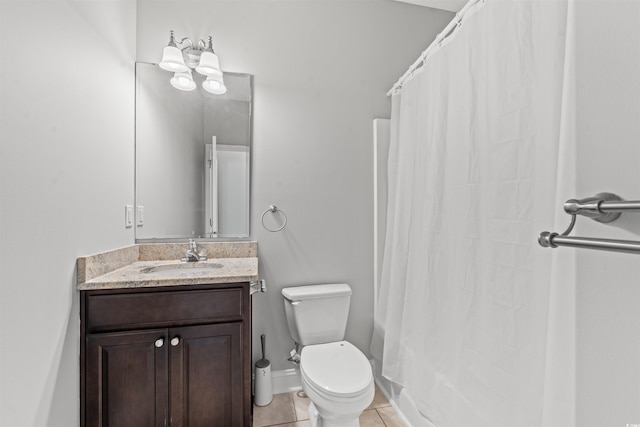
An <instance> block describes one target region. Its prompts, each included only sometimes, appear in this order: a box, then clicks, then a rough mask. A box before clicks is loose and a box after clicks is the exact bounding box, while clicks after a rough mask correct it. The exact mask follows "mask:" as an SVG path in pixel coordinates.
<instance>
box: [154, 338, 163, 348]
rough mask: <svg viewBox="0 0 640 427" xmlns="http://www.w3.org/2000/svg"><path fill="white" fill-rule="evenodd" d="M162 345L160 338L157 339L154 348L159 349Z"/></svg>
mask: <svg viewBox="0 0 640 427" xmlns="http://www.w3.org/2000/svg"><path fill="white" fill-rule="evenodd" d="M163 345H164V339H162V338H158V339H157V340H156V347H158V348H160V347H162V346H163Z"/></svg>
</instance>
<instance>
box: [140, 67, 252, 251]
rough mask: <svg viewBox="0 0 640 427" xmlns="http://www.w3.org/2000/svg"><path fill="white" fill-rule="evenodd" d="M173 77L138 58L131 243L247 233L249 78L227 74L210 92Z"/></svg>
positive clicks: (198, 79)
mask: <svg viewBox="0 0 640 427" xmlns="http://www.w3.org/2000/svg"><path fill="white" fill-rule="evenodd" d="M171 77H172V74H171V73H169V72H167V71H164V70H162V69H160V67H158V66H157V65H156V64H150V63H141V62H138V63H136V164H135V173H136V176H135V200H136V208H135V216H136V221H135V224H134V227H135V229H136V233H135V234H136V241H137V242H145V241H170V240H172V239H180V240H184V239H185V238H201V239H234V238H248V237H249V207H250V198H249V195H250V187H249V185H250V169H251V167H250V166H251V124H252V120H251V108H252V107H251V100H252V95H253V78H252V76H251V75H249V74H238V73H226V72H225V73H224V84H225V85H226V86H227V92H226V93H225V94H223V95H213V94H210V93H208V92H206V91H205V90H204V89H202V81H203V80H204V77H203V76H200V75H198V73H195V72H194V73H193V78H194V80H195V81H196V84H197V88H196V89H195V90H193V91H190V92H184V91H180V90H178V89H175V88H174V87H173V86H171V84H170V83H169V80H170V78H171Z"/></svg>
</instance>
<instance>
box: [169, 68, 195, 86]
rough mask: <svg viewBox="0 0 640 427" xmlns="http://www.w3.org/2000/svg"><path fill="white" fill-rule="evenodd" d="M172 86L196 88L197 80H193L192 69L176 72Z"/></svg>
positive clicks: (172, 79)
mask: <svg viewBox="0 0 640 427" xmlns="http://www.w3.org/2000/svg"><path fill="white" fill-rule="evenodd" d="M171 86H173V87H175V88H176V89H179V90H184V91H190V90H194V89H195V88H196V82H194V81H193V77H192V76H191V70H189V69H187V71H183V72H179V73H175V74H174V75H173V77H172V78H171Z"/></svg>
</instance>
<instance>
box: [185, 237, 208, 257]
mask: <svg viewBox="0 0 640 427" xmlns="http://www.w3.org/2000/svg"><path fill="white" fill-rule="evenodd" d="M206 260H207V257H206V256H205V255H203V254H202V253H200V252H198V247H197V245H196V241H195V240H193V239H189V249H187V256H186V257H184V258H181V259H180V261H182V262H198V261H206Z"/></svg>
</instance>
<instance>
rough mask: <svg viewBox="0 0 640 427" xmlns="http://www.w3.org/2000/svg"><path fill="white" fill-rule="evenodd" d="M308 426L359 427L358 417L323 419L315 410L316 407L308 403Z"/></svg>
mask: <svg viewBox="0 0 640 427" xmlns="http://www.w3.org/2000/svg"><path fill="white" fill-rule="evenodd" d="M308 413H309V424H310V425H311V427H360V419H359V417H356V418H351V419H344V418H340V417H338V418H333V419H323V418H322V416H320V413H319V412H318V409H317V408H316V405H314V404H313V402H310V403H309V409H308Z"/></svg>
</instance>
